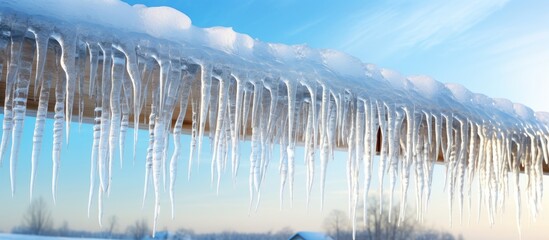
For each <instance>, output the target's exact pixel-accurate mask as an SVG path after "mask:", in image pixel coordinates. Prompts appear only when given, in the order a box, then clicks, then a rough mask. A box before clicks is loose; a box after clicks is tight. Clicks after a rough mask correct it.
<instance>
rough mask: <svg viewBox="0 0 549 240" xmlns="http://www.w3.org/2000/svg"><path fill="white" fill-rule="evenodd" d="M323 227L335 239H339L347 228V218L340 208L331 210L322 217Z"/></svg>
mask: <svg viewBox="0 0 549 240" xmlns="http://www.w3.org/2000/svg"><path fill="white" fill-rule="evenodd" d="M324 229H325V230H326V231H327V232H328V233H329V234H330V235H332V236H333V237H334V238H335V240H341V239H342V238H343V235H344V232H347V231H348V230H349V218H348V217H347V215H346V214H345V213H344V212H343V211H341V210H332V211H331V212H330V214H328V216H327V217H326V219H324Z"/></svg>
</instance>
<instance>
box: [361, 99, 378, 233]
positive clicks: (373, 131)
mask: <svg viewBox="0 0 549 240" xmlns="http://www.w3.org/2000/svg"><path fill="white" fill-rule="evenodd" d="M364 112H365V113H366V119H367V121H366V126H365V134H364V145H365V146H364V193H363V194H364V196H363V204H364V206H363V207H364V211H363V218H364V219H363V221H364V225H365V226H367V225H368V193H369V191H370V180H371V178H372V162H373V160H374V156H375V154H376V143H377V122H378V121H377V110H376V105H374V104H373V101H372V100H368V101H365V102H364Z"/></svg>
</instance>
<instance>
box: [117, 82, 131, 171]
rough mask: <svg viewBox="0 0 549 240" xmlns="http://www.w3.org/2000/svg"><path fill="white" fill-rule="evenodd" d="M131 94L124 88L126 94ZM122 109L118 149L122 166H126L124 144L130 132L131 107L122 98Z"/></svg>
mask: <svg viewBox="0 0 549 240" xmlns="http://www.w3.org/2000/svg"><path fill="white" fill-rule="evenodd" d="M127 94H129V93H128V92H127V90H126V89H124V96H126V95H127ZM120 107H121V110H122V120H121V121H120V135H119V137H118V138H119V141H118V149H119V151H120V168H122V167H123V166H124V146H125V145H126V133H127V132H128V125H129V120H130V108H129V103H128V100H127V99H126V98H125V99H122V102H121V104H120Z"/></svg>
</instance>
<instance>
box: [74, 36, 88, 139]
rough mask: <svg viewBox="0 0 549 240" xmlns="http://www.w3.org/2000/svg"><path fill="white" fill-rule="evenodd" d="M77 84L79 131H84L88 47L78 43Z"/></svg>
mask: <svg viewBox="0 0 549 240" xmlns="http://www.w3.org/2000/svg"><path fill="white" fill-rule="evenodd" d="M77 51H78V52H77V54H76V56H77V61H76V67H77V72H76V74H77V78H76V79H77V82H78V130H79V131H80V130H81V129H82V122H83V121H84V105H85V101H84V98H85V97H84V95H85V90H84V84H85V70H86V46H85V45H84V44H83V43H81V42H78V45H77Z"/></svg>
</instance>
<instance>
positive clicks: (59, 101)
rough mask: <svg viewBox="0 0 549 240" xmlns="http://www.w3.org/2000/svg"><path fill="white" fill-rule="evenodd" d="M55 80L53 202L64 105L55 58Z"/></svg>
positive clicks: (63, 75)
mask: <svg viewBox="0 0 549 240" xmlns="http://www.w3.org/2000/svg"><path fill="white" fill-rule="evenodd" d="M56 50H57V52H56V55H57V56H59V54H60V53H59V49H56ZM56 65H57V73H58V74H57V82H56V84H55V108H54V109H55V114H54V116H53V150H52V162H53V164H52V168H53V170H52V180H51V192H52V195H53V200H54V202H55V198H56V193H57V178H58V176H59V175H58V171H59V164H60V163H61V146H62V144H63V120H64V119H65V105H64V104H63V100H64V97H65V88H64V85H65V82H66V79H65V77H66V76H65V74H64V73H63V72H62V71H60V69H59V62H58V60H57V62H56Z"/></svg>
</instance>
